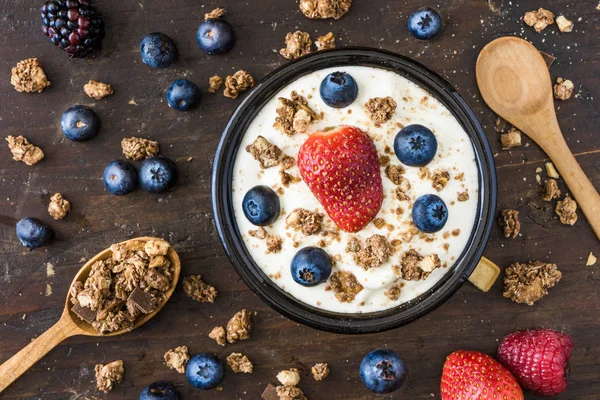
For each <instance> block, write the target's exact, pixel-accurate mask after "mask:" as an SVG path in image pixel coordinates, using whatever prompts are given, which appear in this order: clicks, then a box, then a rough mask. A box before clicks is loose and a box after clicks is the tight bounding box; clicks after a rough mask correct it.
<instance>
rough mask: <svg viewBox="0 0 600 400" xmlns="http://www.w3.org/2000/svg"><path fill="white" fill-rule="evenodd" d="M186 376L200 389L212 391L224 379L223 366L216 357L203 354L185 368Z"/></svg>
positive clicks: (191, 360)
mask: <svg viewBox="0 0 600 400" xmlns="http://www.w3.org/2000/svg"><path fill="white" fill-rule="evenodd" d="M185 376H186V378H187V380H188V382H189V383H190V384H191V385H192V386H194V387H196V388H198V389H202V390H208V389H212V388H214V387H215V386H217V385H218V384H219V383H220V382H221V380H222V379H223V364H221V361H219V359H218V358H217V357H216V356H215V355H213V354H210V353H201V354H198V355H195V356H194V357H192V358H191V359H190V361H189V362H188V364H187V367H186V368H185Z"/></svg>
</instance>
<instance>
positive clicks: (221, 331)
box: [208, 326, 227, 346]
mask: <svg viewBox="0 0 600 400" xmlns="http://www.w3.org/2000/svg"><path fill="white" fill-rule="evenodd" d="M208 337H209V338H211V339H213V340H215V341H216V342H217V344H218V345H219V346H225V344H226V343H227V339H226V338H227V334H226V333H225V328H223V327H222V326H215V327H214V328H213V329H212V331H210V333H209V334H208Z"/></svg>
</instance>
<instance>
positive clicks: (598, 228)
mask: <svg viewBox="0 0 600 400" xmlns="http://www.w3.org/2000/svg"><path fill="white" fill-rule="evenodd" d="M476 75H477V85H478V86H479V91H480V92H481V95H482V96H483V99H484V100H485V102H486V103H487V105H488V106H490V108H491V109H492V110H494V111H495V112H496V113H497V114H498V115H499V116H501V117H502V118H504V119H505V120H507V121H508V122H510V123H511V124H512V125H514V126H515V127H516V128H518V129H520V130H521V131H523V132H524V133H526V134H527V136H529V137H530V138H531V139H533V140H534V141H535V142H536V143H537V144H538V145H539V146H540V147H541V148H542V150H544V151H545V152H546V154H548V156H549V157H550V158H551V159H552V162H553V163H554V165H556V167H557V168H558V171H559V172H560V174H561V176H562V177H563V179H564V180H565V183H566V184H567V185H568V186H569V188H570V189H571V192H572V193H573V195H574V196H575V199H576V200H577V203H579V206H580V207H581V210H582V211H583V213H584V214H585V216H586V218H587V220H588V221H589V223H590V225H591V226H592V229H593V230H594V232H595V233H596V236H598V238H600V195H599V194H598V192H597V191H596V189H594V185H593V184H592V183H591V182H590V180H589V178H588V177H587V176H586V175H585V173H584V172H583V170H582V169H581V167H580V166H579V164H578V163H577V160H576V159H575V157H573V154H572V153H571V150H569V147H568V146H567V143H566V142H565V139H564V137H563V134H562V132H561V130H560V127H559V126H558V120H557V119H556V112H555V111H554V102H553V98H552V81H551V79H550V74H549V73H548V68H547V66H546V63H545V61H544V59H543V57H542V55H541V54H540V52H539V51H538V50H537V49H536V48H535V47H534V46H533V45H532V44H530V43H529V42H527V41H525V40H523V39H520V38H517V37H511V36H508V37H502V38H499V39H496V40H494V41H493V42H491V43H489V44H488V45H487V46H485V47H484V48H483V50H481V53H480V54H479V58H478V59H477V70H476ZM575 208H576V207H575ZM573 213H574V211H573Z"/></svg>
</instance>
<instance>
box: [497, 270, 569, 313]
mask: <svg viewBox="0 0 600 400" xmlns="http://www.w3.org/2000/svg"><path fill="white" fill-rule="evenodd" d="M561 278H562V273H561V272H560V271H559V270H558V268H557V267H556V264H551V263H545V262H542V261H530V262H528V263H519V262H516V263H514V264H511V266H510V267H508V268H507V269H506V271H505V273H504V297H506V298H507V299H511V300H512V301H514V302H515V303H525V304H527V305H530V306H531V305H533V303H535V302H536V301H538V300H540V299H541V298H542V297H544V296H545V295H547V294H548V289H549V288H551V287H553V286H554V285H555V284H557V283H558V282H559V281H560V280H561Z"/></svg>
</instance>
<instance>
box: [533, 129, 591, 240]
mask: <svg viewBox="0 0 600 400" xmlns="http://www.w3.org/2000/svg"><path fill="white" fill-rule="evenodd" d="M555 129H558V133H557V134H550V135H548V136H547V137H546V138H545V140H544V141H543V142H541V143H539V144H540V146H541V147H542V148H543V149H544V151H545V152H546V154H548V156H550V159H551V160H552V162H553V163H554V165H555V166H556V168H557V169H558V172H559V173H560V175H561V177H562V178H563V179H564V181H565V183H566V184H567V186H568V187H569V189H570V190H571V193H573V196H574V197H575V200H577V204H578V205H579V208H581V211H583V213H584V214H585V216H586V218H587V220H588V222H589V223H590V225H591V226H592V229H593V230H594V232H595V233H596V236H597V237H598V239H600V195H599V194H598V192H597V191H596V189H595V188H594V185H592V183H591V182H590V180H589V179H588V177H587V176H586V175H585V172H583V170H582V169H581V167H580V166H579V163H578V162H577V160H576V159H575V157H573V153H571V150H569V146H567V143H566V142H565V139H564V138H563V135H562V133H560V128H559V127H558V124H557V125H556V128H555Z"/></svg>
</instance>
